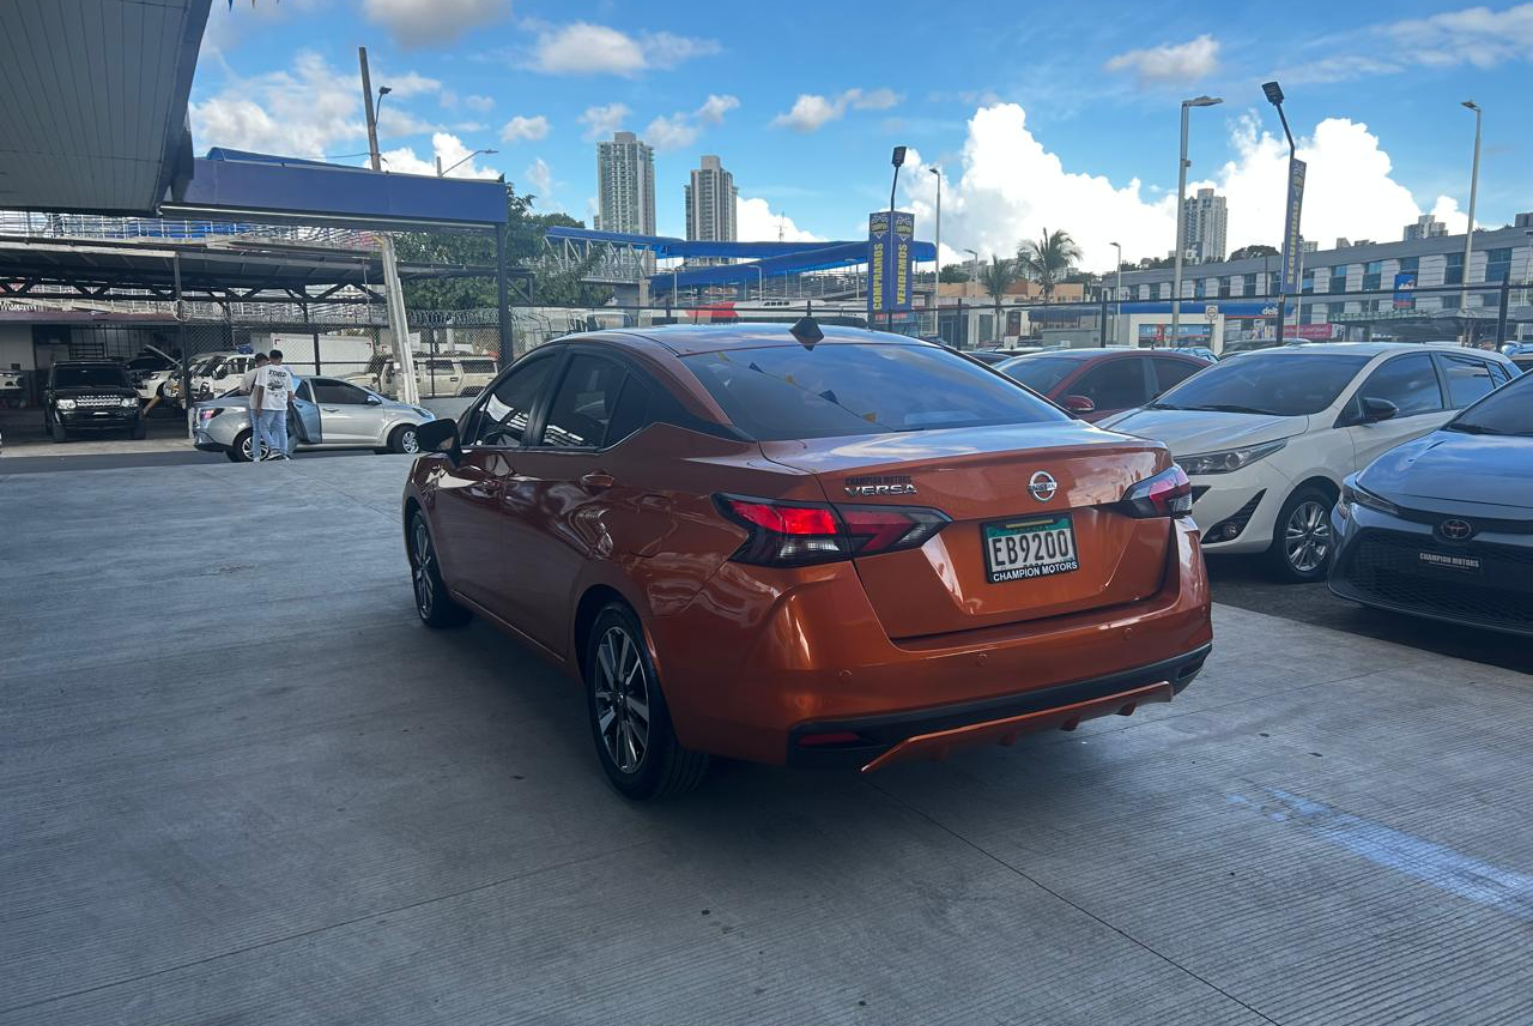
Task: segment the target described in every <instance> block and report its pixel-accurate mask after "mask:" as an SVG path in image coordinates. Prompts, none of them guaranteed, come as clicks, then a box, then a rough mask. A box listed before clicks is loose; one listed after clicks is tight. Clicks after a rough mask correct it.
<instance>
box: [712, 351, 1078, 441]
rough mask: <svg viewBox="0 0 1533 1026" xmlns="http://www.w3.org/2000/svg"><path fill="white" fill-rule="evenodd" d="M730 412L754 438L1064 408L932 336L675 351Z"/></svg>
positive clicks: (980, 423) (1048, 416) (1055, 415)
mask: <svg viewBox="0 0 1533 1026" xmlns="http://www.w3.org/2000/svg"><path fill="white" fill-rule="evenodd" d="M683 362H684V363H685V364H686V366H687V367H688V368H689V369H690V370H691V371H692V373H693V375H695V376H696V377H697V379H698V381H700V382H701V383H702V385H703V387H704V388H705V389H707V390H708V393H709V394H710V395H712V396H713V398H714V400H715V401H716V402H717V403H718V404H719V406H720V407H722V408H723V410H724V413H725V414H726V415H727V416H728V417H729V419H730V421H731V422H732V423H733V424H734V425H735V427H737V428H739V429H740V430H741V431H743V432H744V433H745V434H746V435H748V436H750V437H751V438H753V439H756V440H758V441H783V440H786V439H793V438H834V437H839V436H844V435H877V434H887V433H890V432H902V431H925V430H934V429H938V428H968V427H987V426H991V425H999V424H1037V423H1043V422H1048V421H1065V420H1068V419H1069V418H1068V417H1067V416H1066V414H1064V413H1063V412H1061V411H1060V410H1058V409H1056V408H1055V407H1053V406H1051V405H1049V404H1048V403H1046V402H1043V401H1042V400H1040V399H1038V398H1037V397H1036V396H1034V395H1033V394H1032V393H1030V392H1028V391H1027V390H1026V389H1023V388H1021V387H1020V386H1018V385H1017V384H1015V383H1014V382H1012V381H1010V380H1008V379H1007V378H1005V377H1002V376H1001V375H998V374H995V373H993V372H991V371H989V370H987V369H985V368H984V367H981V366H978V365H976V364H974V363H972V362H970V361H969V360H966V359H964V358H963V357H961V356H958V355H956V354H954V353H950V352H948V351H946V350H943V349H939V348H937V347H935V346H911V345H895V344H879V343H828V344H825V343H822V344H820V345H818V346H813V347H806V346H798V345H794V346H772V347H763V348H760V349H732V350H723V351H719V352H713V353H699V354H696V355H693V356H687V357H684V358H683Z"/></svg>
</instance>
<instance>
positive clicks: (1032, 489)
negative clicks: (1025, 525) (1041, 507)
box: [1027, 470, 1059, 502]
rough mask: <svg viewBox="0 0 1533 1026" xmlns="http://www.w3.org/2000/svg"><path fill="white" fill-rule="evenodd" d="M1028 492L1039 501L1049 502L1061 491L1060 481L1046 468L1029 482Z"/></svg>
mask: <svg viewBox="0 0 1533 1026" xmlns="http://www.w3.org/2000/svg"><path fill="white" fill-rule="evenodd" d="M1027 491H1028V494H1029V495H1031V496H1032V497H1033V498H1035V499H1037V500H1038V501H1039V502H1048V501H1049V500H1050V499H1052V498H1053V497H1054V493H1055V492H1057V491H1059V483H1058V482H1057V481H1055V480H1054V476H1053V475H1052V474H1050V473H1049V472H1048V471H1046V470H1040V471H1038V473H1036V474H1034V475H1033V476H1032V478H1031V479H1030V480H1029V481H1028V482H1027Z"/></svg>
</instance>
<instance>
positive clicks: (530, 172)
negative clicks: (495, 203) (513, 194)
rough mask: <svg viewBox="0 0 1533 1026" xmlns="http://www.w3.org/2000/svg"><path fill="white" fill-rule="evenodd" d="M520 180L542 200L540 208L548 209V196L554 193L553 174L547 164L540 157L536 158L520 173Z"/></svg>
mask: <svg viewBox="0 0 1533 1026" xmlns="http://www.w3.org/2000/svg"><path fill="white" fill-rule="evenodd" d="M522 178H523V179H524V180H525V181H526V182H527V184H528V185H529V186H531V190H530V191H531V192H532V194H533V195H534V196H535V197H537V198H538V199H540V200H543V203H541V204H540V206H543V207H545V208H546V207H548V205H549V202H550V200H549V196H550V195H551V194H552V193H553V191H554V172H553V169H552V168H550V167H549V166H548V164H547V162H545V161H544V160H543V158H542V157H539V158H537V159H536V160H534V161H533V162H532V163H531V164H528V165H527V170H525V171H523V172H522Z"/></svg>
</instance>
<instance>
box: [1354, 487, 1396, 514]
mask: <svg viewBox="0 0 1533 1026" xmlns="http://www.w3.org/2000/svg"><path fill="white" fill-rule="evenodd" d="M1341 504H1342V505H1343V506H1361V507H1363V509H1371V510H1373V511H1374V512H1376V513H1388V514H1389V515H1390V516H1398V515H1399V513H1400V507H1399V506H1396V505H1395V504H1394V503H1392V502H1390V501H1389V500H1388V499H1386V498H1384V496H1382V495H1375V494H1374V493H1372V492H1370V491H1369V490H1368V489H1366V488H1364V487H1363V486H1362V485H1360V484H1356V483H1355V482H1350V481H1349V482H1347V483H1346V484H1344V485H1342V486H1341Z"/></svg>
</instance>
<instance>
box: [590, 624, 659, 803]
mask: <svg viewBox="0 0 1533 1026" xmlns="http://www.w3.org/2000/svg"><path fill="white" fill-rule="evenodd" d="M595 696H596V717H597V729H598V731H599V732H600V733H601V739H602V744H603V745H605V746H606V749H607V755H608V757H609V758H611V760H612V764H613V765H614V766H616V767H617V768H618V770H619V772H622V773H637V772H638V770H639V767H641V766H642V765H643V764H644V757H645V756H646V755H647V754H648V752H649V702H650V695H649V674H648V671H647V670H646V669H645V664H644V660H643V658H641V656H640V654H639V646H638V642H637V641H636V640H635V639H634V638H633V636H632V635H630V634H629V633H628V631H626V630H624V629H623V628H622V627H609V628H608V629H607V633H606V634H604V635H603V636H602V640H601V645H600V647H598V648H597V650H596V690H595Z"/></svg>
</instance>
